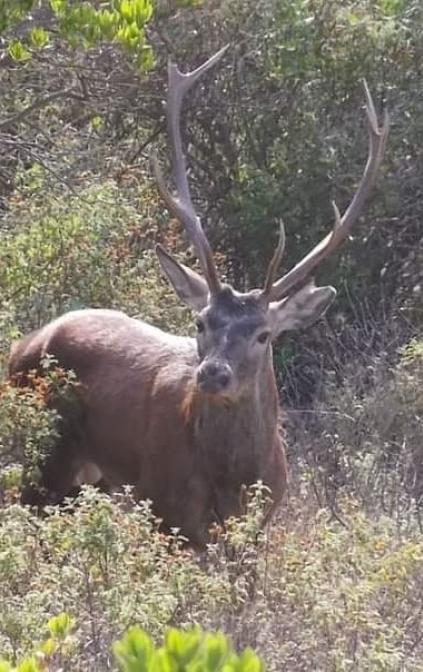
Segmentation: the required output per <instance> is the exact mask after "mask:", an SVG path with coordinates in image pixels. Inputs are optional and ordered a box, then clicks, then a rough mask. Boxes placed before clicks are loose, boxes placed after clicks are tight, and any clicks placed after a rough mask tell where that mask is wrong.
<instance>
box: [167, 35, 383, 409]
mask: <svg viewBox="0 0 423 672" xmlns="http://www.w3.org/2000/svg"><path fill="white" fill-rule="evenodd" d="M225 50H226V47H225V48H224V49H221V50H220V51H219V52H218V53H217V54H215V55H214V56H212V58H210V59H209V60H208V61H207V62H206V63H204V64H203V65H201V66H200V67H199V68H197V69H196V70H194V71H193V72H191V73H188V74H182V73H181V72H180V71H179V70H178V69H177V67H176V66H175V65H173V64H172V63H170V64H169V83H168V98H167V120H168V133H169V137H170V141H171V146H172V168H173V177H174V181H175V186H176V195H175V196H174V195H173V194H172V193H171V192H170V191H169V190H168V188H167V187H166V185H165V181H164V179H163V175H162V173H161V171H160V168H159V165H158V163H157V161H156V160H154V170H155V175H156V180H157V184H158V187H159V190H160V193H161V195H162V197H163V199H164V200H165V202H166V204H167V206H168V208H169V210H170V211H171V212H172V213H173V215H174V216H176V217H177V219H179V220H180V221H181V222H182V224H183V225H184V227H185V230H186V232H187V234H188V237H189V239H190V241H191V243H192V245H193V247H194V249H195V252H196V254H197V257H198V259H199V262H200V266H201V270H202V275H200V274H198V273H196V272H195V271H193V270H192V269H190V268H188V267H187V266H184V265H183V264H181V263H179V262H178V261H177V260H176V259H174V258H173V257H172V256H171V255H170V254H169V253H168V252H166V251H165V250H164V248H163V247H161V246H160V245H159V246H157V254H158V257H159V261H160V264H161V267H162V269H163V271H164V273H165V275H166V276H167V278H168V279H169V281H170V282H171V284H172V286H173V287H174V289H175V291H176V293H177V294H178V296H179V297H180V298H181V299H182V300H183V301H184V302H185V303H186V304H187V305H188V306H190V307H191V308H192V309H193V310H194V311H196V313H197V343H198V354H199V359H200V363H199V366H198V370H197V376H196V377H197V380H196V384H197V386H198V388H199V389H200V390H201V391H203V392H206V393H210V394H214V395H222V396H225V397H232V398H234V397H237V396H238V395H239V394H241V393H242V391H243V390H245V389H248V388H249V387H251V386H252V385H253V384H254V381H255V379H256V377H257V372H258V371H259V370H260V369H261V368H262V367H263V366H264V365H265V364H266V363H267V362H268V361H269V354H270V348H271V343H272V341H273V340H274V339H275V338H277V336H279V334H280V333H281V332H283V331H288V330H292V329H301V328H304V327H307V326H310V325H311V324H313V322H315V321H316V320H317V319H318V318H319V317H321V316H322V315H323V314H324V313H325V311H326V310H327V308H328V307H329V305H330V304H331V303H332V301H333V299H334V298H335V296H336V290H335V289H334V288H333V287H329V286H328V287H316V286H315V285H314V283H313V281H312V280H310V276H311V273H312V271H313V269H315V268H316V266H317V265H318V264H319V263H320V262H321V261H323V259H325V258H326V257H328V256H329V255H330V254H331V253H332V252H333V251H334V250H335V249H336V248H337V247H338V246H339V245H340V244H341V243H342V242H343V241H344V240H345V239H346V238H347V237H348V234H349V232H350V229H351V227H352V225H353V224H354V222H355V221H356V220H357V218H358V216H359V214H360V212H361V210H362V207H363V205H364V202H365V200H366V198H367V196H368V194H369V192H370V190H371V187H372V185H373V182H374V180H375V177H376V173H377V170H378V168H379V165H380V163H381V161H382V158H383V154H384V149H385V144H386V139H387V135H388V117H387V115H386V114H385V117H384V120H383V123H382V126H379V123H378V119H377V115H376V112H375V108H374V105H373V101H372V98H371V95H370V93H369V90H368V88H367V85H366V83H365V82H364V91H365V95H366V113H367V120H368V133H369V152H368V158H367V163H366V167H365V169H364V173H363V176H362V178H361V181H360V184H359V186H358V189H357V191H356V193H355V195H354V197H353V199H352V201H351V203H350V205H349V206H348V208H347V209H346V211H345V212H344V214H343V215H342V216H341V214H340V212H339V210H338V208H337V206H336V204H335V203H333V210H334V215H335V224H334V227H333V229H332V230H331V231H330V233H328V235H327V236H326V237H325V238H323V240H321V241H320V242H319V243H318V244H317V245H316V247H314V248H313V249H312V250H311V252H309V253H308V254H307V255H306V256H305V257H304V258H303V259H302V260H301V261H300V262H299V263H298V264H296V266H294V267H293V268H292V269H291V270H290V271H289V272H288V273H287V274H286V275H284V276H283V277H281V278H279V279H276V273H277V269H278V266H279V264H280V261H281V259H282V255H283V252H284V247H285V233H284V228H283V225H282V224H281V227H280V234H279V242H278V245H277V248H276V251H275V253H274V256H273V258H272V260H271V262H270V264H269V268H268V271H267V276H266V280H265V283H264V287H263V289H253V290H251V291H249V292H245V293H240V292H237V291H236V290H234V289H233V288H232V287H230V286H229V285H226V284H222V283H221V282H220V280H219V277H218V273H217V270H216V266H215V263H214V260H213V255H212V252H211V248H210V245H209V242H208V240H207V238H206V236H205V233H204V231H203V229H202V226H201V223H200V219H199V217H198V216H197V214H196V212H195V209H194V206H193V204H192V200H191V196H190V191H189V186H188V180H187V172H186V166H185V158H184V154H183V150H182V141H181V132H180V115H181V107H182V102H183V98H184V95H185V94H186V92H187V91H188V90H189V89H190V88H191V86H192V85H193V84H194V83H195V82H196V81H197V79H198V78H199V77H200V76H201V75H202V74H203V73H204V72H205V71H206V70H208V69H209V68H210V67H211V66H212V65H213V64H214V63H216V61H218V60H219V59H220V57H221V56H222V54H223V53H224V51H225Z"/></svg>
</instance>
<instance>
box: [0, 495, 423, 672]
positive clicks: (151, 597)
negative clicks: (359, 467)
mask: <svg viewBox="0 0 423 672" xmlns="http://www.w3.org/2000/svg"><path fill="white" fill-rule="evenodd" d="M262 513H263V497H262V490H261V489H260V488H259V489H258V491H256V493H255V494H254V495H253V497H252V499H251V500H250V503H249V506H248V511H247V513H246V515H245V516H244V517H242V518H241V519H240V520H239V521H238V522H237V521H231V522H230V524H229V525H228V527H227V530H226V531H221V533H220V534H218V535H217V541H216V543H215V544H212V545H211V546H210V548H209V550H208V552H207V553H206V554H205V555H204V556H203V557H202V558H197V557H196V556H195V555H194V554H193V553H191V552H190V551H189V550H188V549H184V548H183V547H182V545H181V541H182V540H181V539H180V538H178V536H177V534H175V535H174V536H171V537H166V536H164V535H163V534H161V533H160V532H159V530H158V527H157V521H155V519H154V518H153V517H152V516H151V512H150V510H149V507H148V505H146V504H145V503H143V502H139V503H138V504H134V503H133V502H132V501H131V498H130V497H129V494H128V493H126V494H122V495H120V496H118V497H117V498H116V499H115V501H113V500H111V499H110V498H108V497H106V496H104V495H101V494H99V493H97V492H95V491H94V490H93V489H91V488H86V489H85V490H84V492H83V493H82V494H81V496H80V498H79V499H78V501H77V503H76V505H74V506H72V507H68V508H66V507H65V508H62V509H57V508H54V507H53V508H51V510H50V513H49V515H48V516H46V517H45V518H44V519H40V518H36V517H35V516H34V515H33V514H32V513H31V512H30V511H29V510H27V509H25V508H22V507H20V506H18V505H11V506H9V507H7V508H4V509H2V510H0V577H1V578H0V600H1V604H2V605H3V608H2V610H1V612H0V651H2V655H3V657H6V659H7V661H8V662H9V663H10V664H11V665H17V661H18V660H20V659H22V658H23V657H25V656H34V649H36V648H37V642H40V641H43V640H44V634H43V633H44V628H45V625H44V624H45V623H46V622H47V621H48V620H49V619H50V618H52V617H55V616H57V614H58V613H61V612H64V613H66V614H68V617H69V619H70V620H69V621H68V622H69V623H71V624H72V629H71V631H70V632H69V633H68V634H69V636H70V639H68V640H67V645H66V647H67V648H66V667H65V669H76V670H93V669H101V670H103V669H110V667H111V662H110V657H109V655H110V654H109V652H110V649H111V646H112V643H113V641H114V640H116V639H117V638H119V637H121V636H122V633H124V632H125V631H126V630H127V629H128V628H130V627H132V626H137V627H140V628H142V629H143V630H145V631H146V632H148V633H149V635H150V636H151V637H152V639H153V640H154V641H155V642H157V641H160V640H161V639H162V638H163V637H164V636H165V633H166V631H167V629H168V628H169V627H175V626H177V627H182V628H183V629H186V628H188V629H189V628H191V627H192V626H193V625H200V626H202V627H203V628H204V629H206V630H207V631H216V630H219V631H222V632H224V633H225V634H227V635H229V636H230V637H231V639H232V641H233V643H234V646H235V649H236V650H238V651H240V650H243V649H244V648H245V647H247V646H252V647H253V648H254V649H255V650H256V651H257V653H258V655H260V656H261V658H262V659H263V661H264V663H265V664H266V668H267V669H268V670H270V671H273V672H279V671H280V670H286V671H287V672H291V671H292V672H297V671H298V670H303V671H304V672H312V671H313V672H314V671H315V670H316V669H321V670H342V671H345V672H346V671H347V670H350V669H354V671H356V672H367V671H370V670H372V671H373V670H375V669H380V670H383V671H384V672H394V671H395V672H396V670H398V669H403V670H405V671H406V672H412V671H413V672H414V671H415V670H417V669H419V668H418V666H419V665H420V661H421V658H422V655H423V649H422V641H421V636H420V634H421V629H422V627H423V623H422V616H421V610H420V609H419V603H420V600H421V593H422V590H423V574H422V567H423V544H422V540H421V535H420V533H419V532H418V531H416V530H415V529H414V530H413V529H411V527H410V528H409V529H408V531H402V532H399V530H398V526H397V525H396V522H395V521H393V520H392V519H389V518H384V517H380V518H379V519H371V518H370V517H369V516H367V515H366V514H365V513H363V512H362V511H361V510H360V508H359V506H358V505H357V503H356V502H354V501H353V500H351V499H343V500H340V501H339V510H338V519H339V520H341V522H339V520H338V519H336V518H335V517H334V516H332V514H331V512H330V511H324V510H317V509H316V507H315V506H313V505H312V504H311V503H310V498H309V497H308V496H307V494H306V495H305V497H304V498H300V497H292V499H291V502H290V510H288V511H286V512H285V514H284V518H285V521H284V522H282V520H279V521H277V523H276V524H275V525H274V527H273V528H272V529H271V530H270V534H264V532H263V531H259V530H258V524H259V521H260V517H261V515H262ZM134 633H135V634H134ZM137 633H138V634H137ZM49 637H51V632H50V635H49ZM139 637H141V639H142V642H143V643H140V642H141V640H140V639H139ZM187 637H188V635H187ZM193 637H194V635H193ZM195 637H196V636H195ZM195 637H194V639H195ZM206 640H207V637H206ZM187 641H188V640H187ZM196 641H197V640H196ZM209 641H211V640H209ZM219 641H223V640H220V639H219ZM137 642H138V643H137ZM175 646H176V645H175ZM181 646H182V648H183V647H184V645H182V644H181ZM143 648H144V649H145V648H147V649H148V650H150V644H149V640H148V639H147V638H146V637H145V636H144V635H142V636H141V635H139V631H138V630H135V631H132V635H129V636H127V638H126V639H125V638H124V640H123V644H122V645H121V646H119V647H117V649H116V652H117V653H118V654H119V655H120V656H121V658H120V660H121V661H122V662H123V661H124V660H126V661H128V660H129V657H130V651H132V653H133V654H134V655H136V654H137V651H138V652H139V655H140V656H141V655H142V650H143ZM200 648H202V645H201V647H200ZM202 650H203V649H202ZM227 652H228V655H229V657H230V655H232V654H231V651H230V649H227ZM157 655H158V656H159V657H160V656H162V655H164V654H158V653H157ZM202 655H203V654H202ZM241 659H242V656H241ZM58 667H60V665H59V664H58ZM53 669H56V668H54V667H53ZM112 669H114V668H113V667H112ZM128 669H129V668H128ZM132 669H137V668H136V667H134V668H132ZM141 669H142V668H141ZM201 669H202V668H201ZM235 669H238V668H235ZM241 669H242V668H241ZM247 669H249V668H247ZM253 669H255V668H254V667H253ZM258 669H260V668H258Z"/></svg>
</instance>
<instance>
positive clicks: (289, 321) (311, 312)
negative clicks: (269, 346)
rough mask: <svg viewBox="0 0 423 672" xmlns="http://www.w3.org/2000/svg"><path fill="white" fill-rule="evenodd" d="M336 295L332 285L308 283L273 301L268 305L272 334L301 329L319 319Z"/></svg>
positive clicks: (276, 334)
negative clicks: (318, 285)
mask: <svg viewBox="0 0 423 672" xmlns="http://www.w3.org/2000/svg"><path fill="white" fill-rule="evenodd" d="M335 296H336V290H335V289H334V288H333V287H315V286H314V285H313V284H308V285H306V286H305V287H302V288H301V289H299V290H298V291H297V292H295V294H292V295H291V296H289V297H288V298H287V299H282V301H274V302H272V303H271V304H270V306H269V314H270V324H271V328H272V336H273V338H276V336H278V334H280V333H281V332H282V331H289V330H291V329H303V328H304V327H309V326H311V325H312V324H313V322H315V321H316V320H318V319H319V317H321V316H322V315H324V313H325V312H326V310H327V309H328V308H329V306H330V304H331V303H332V301H333V300H334V298H335Z"/></svg>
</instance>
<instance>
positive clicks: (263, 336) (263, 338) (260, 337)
mask: <svg viewBox="0 0 423 672" xmlns="http://www.w3.org/2000/svg"><path fill="white" fill-rule="evenodd" d="M269 336H270V331H262V332H261V334H259V335H258V336H257V341H258V342H259V343H262V344H263V345H264V343H266V342H267V340H268V338H269Z"/></svg>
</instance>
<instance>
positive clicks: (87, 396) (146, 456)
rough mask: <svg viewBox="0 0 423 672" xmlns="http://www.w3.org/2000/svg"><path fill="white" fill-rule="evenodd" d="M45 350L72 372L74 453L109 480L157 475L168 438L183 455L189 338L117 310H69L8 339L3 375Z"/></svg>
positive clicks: (169, 449)
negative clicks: (76, 410) (80, 427)
mask: <svg viewBox="0 0 423 672" xmlns="http://www.w3.org/2000/svg"><path fill="white" fill-rule="evenodd" d="M46 354H49V355H52V356H54V357H55V358H56V359H57V360H58V363H59V365H60V366H63V367H64V368H66V369H72V370H73V371H74V372H75V373H76V376H77V379H78V381H79V383H80V387H79V390H78V394H79V396H80V398H81V404H82V406H83V409H84V437H85V441H84V445H83V446H81V451H85V452H86V454H85V455H83V457H84V459H85V458H86V459H88V460H93V461H94V462H95V463H96V464H98V466H99V467H100V469H101V470H102V471H103V473H104V474H105V476H106V478H107V479H108V480H109V482H111V483H112V484H113V483H116V484H118V483H122V482H129V483H136V482H138V481H139V475H140V471H141V470H142V469H144V473H145V471H146V470H147V469H148V470H149V471H154V472H157V470H158V469H160V466H161V465H164V463H166V462H167V463H169V460H172V459H173V460H174V459H175V450H174V447H175V443H178V444H179V450H178V452H179V457H180V458H181V457H182V456H181V451H182V452H183V450H184V447H185V446H184V445H182V446H181V444H184V441H185V428H184V425H183V422H182V414H181V407H182V402H183V398H184V394H185V391H186V389H187V388H188V386H189V384H190V381H191V379H192V375H193V367H195V364H196V361H197V354H196V347H195V343H194V341H193V340H192V339H189V338H183V337H178V336H174V335H172V334H167V333H165V332H163V331H161V330H160V329H157V328H155V327H153V326H151V325H148V324H146V323H144V322H142V321H140V320H135V319H133V318H130V317H128V316H127V315H125V314H124V313H121V312H118V311H111V310H84V311H74V312H71V313H67V314H66V315H64V316H62V317H60V318H58V319H57V320H55V321H53V322H52V323H50V324H49V325H47V326H46V327H44V328H42V329H40V330H38V331H35V332H33V333H32V334H30V335H29V336H27V337H26V338H25V339H22V341H20V342H18V343H17V344H15V346H14V347H13V349H12V353H11V357H10V364H9V372H10V374H11V375H12V376H13V375H16V374H18V373H24V374H25V373H26V372H27V371H28V370H30V369H36V368H37V367H38V366H39V363H40V360H41V358H42V357H43V356H45V355H46ZM151 456H152V457H151ZM157 456H159V458H160V459H158V457H157ZM156 458H157V459H156ZM163 468H164V467H163ZM150 494H151V493H150Z"/></svg>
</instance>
